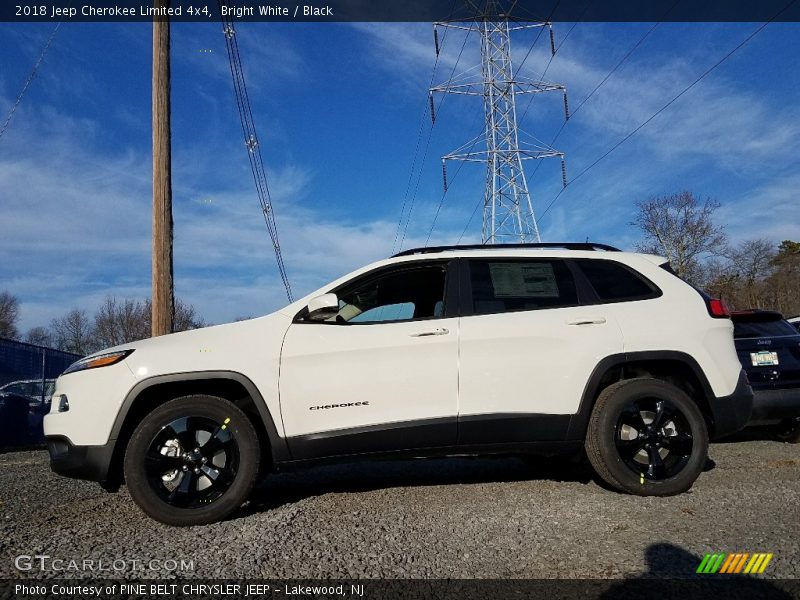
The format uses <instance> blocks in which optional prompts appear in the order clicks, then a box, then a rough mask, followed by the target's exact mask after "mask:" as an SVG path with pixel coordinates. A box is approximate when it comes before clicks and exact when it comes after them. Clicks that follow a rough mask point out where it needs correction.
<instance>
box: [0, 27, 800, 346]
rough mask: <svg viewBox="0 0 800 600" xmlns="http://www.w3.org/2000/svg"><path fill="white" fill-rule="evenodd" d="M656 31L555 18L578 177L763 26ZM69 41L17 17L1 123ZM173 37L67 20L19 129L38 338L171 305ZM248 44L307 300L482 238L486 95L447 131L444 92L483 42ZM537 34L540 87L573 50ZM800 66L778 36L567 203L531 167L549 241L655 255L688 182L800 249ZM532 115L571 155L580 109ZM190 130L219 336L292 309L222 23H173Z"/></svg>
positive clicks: (199, 293)
mask: <svg viewBox="0 0 800 600" xmlns="http://www.w3.org/2000/svg"><path fill="white" fill-rule="evenodd" d="M653 27H654V24H653V23H577V24H574V23H556V24H555V25H554V29H555V39H556V44H557V45H558V46H559V49H558V52H557V54H556V56H555V58H554V59H553V60H552V62H550V65H549V68H548V70H547V73H546V76H545V78H546V79H547V80H549V81H552V82H556V83H561V84H564V85H566V86H567V89H568V94H569V101H570V105H571V107H572V109H573V111H575V109H576V108H577V107H578V106H580V109H579V110H578V111H577V112H575V113H574V114H573V116H572V118H571V119H570V120H569V122H568V123H567V125H566V126H565V127H564V128H563V131H562V132H561V134H560V136H559V137H558V139H557V140H556V143H555V144H553V145H554V147H555V148H557V149H558V150H560V151H563V152H564V153H566V160H567V172H568V177H570V178H573V177H575V176H576V175H578V174H580V173H582V172H583V171H584V170H585V169H586V168H587V167H590V165H592V164H593V163H594V162H595V161H596V160H597V159H598V158H599V157H600V156H602V155H603V154H604V153H605V152H606V151H607V150H608V149H610V148H611V147H613V146H614V145H615V144H617V143H618V142H619V141H620V140H622V139H623V138H624V137H625V136H626V135H628V134H629V133H630V132H631V131H632V130H634V129H635V128H636V127H638V126H639V125H640V124H642V123H643V122H644V121H645V120H647V119H648V118H649V117H651V116H652V115H653V113H655V112H656V111H657V110H659V109H660V108H661V107H662V106H664V105H665V104H666V103H667V102H668V101H669V100H671V99H672V98H673V97H675V96H676V95H677V94H678V93H679V92H680V91H681V90H683V89H684V88H685V87H686V86H688V85H689V84H690V83H692V82H693V81H694V80H695V79H697V78H698V77H699V76H700V75H701V74H702V73H703V72H705V71H706V70H707V69H708V68H709V67H711V66H712V65H714V64H715V63H716V62H717V61H719V60H720V59H721V58H722V57H723V56H724V55H725V54H726V53H728V52H729V51H730V50H732V49H733V48H735V47H736V46H737V45H738V44H739V43H740V42H741V41H742V40H744V39H745V38H746V37H747V36H749V35H750V34H751V33H752V32H753V31H755V30H756V29H757V28H758V27H759V24H758V23H727V24H720V23H660V24H658V25H657V26H655V28H653ZM651 29H652V32H650V34H649V35H647V37H646V38H645V39H644V41H642V42H641V44H640V45H639V46H638V47H637V48H636V49H635V50H634V51H633V52H632V53H631V54H630V56H629V57H628V58H627V59H626V60H625V61H624V62H623V64H622V65H621V66H620V67H619V69H618V70H617V71H616V72H614V74H613V75H612V76H611V77H610V78H609V79H608V80H607V81H606V82H605V83H604V84H603V86H602V87H600V89H599V90H598V91H597V92H596V93H594V94H593V95H592V96H591V97H590V98H589V99H588V100H587V101H586V102H585V103H584V104H581V103H582V101H583V100H584V99H585V98H586V97H587V96H588V95H589V94H590V92H591V91H592V90H593V89H594V88H595V86H597V84H598V83H600V82H601V81H602V80H603V79H604V78H605V77H606V76H607V75H608V73H609V72H610V71H611V70H612V69H613V67H614V66H615V65H616V64H617V63H618V62H619V61H620V60H621V59H622V58H623V57H625V56H626V54H627V53H628V52H629V51H630V50H631V48H632V47H633V46H634V45H635V44H636V43H637V41H639V40H640V39H641V38H642V37H643V36H644V35H645V34H646V33H647V32H648V31H650V30H651ZM52 30H53V24H52V23H45V24H39V23H29V24H20V23H14V24H10V23H0V123H2V122H4V121H5V118H6V116H7V115H8V111H9V110H10V109H11V107H12V106H13V104H14V101H15V99H16V97H17V94H18V93H19V92H20V90H21V89H22V86H23V84H24V82H25V81H26V79H27V78H28V76H29V74H30V72H31V69H32V67H33V65H34V63H35V62H36V59H37V57H38V55H39V53H40V52H41V50H42V48H43V46H44V44H45V42H46V40H47V38H48V37H49V35H50V34H51V32H52ZM151 34H152V32H151V25H149V24H147V23H132V24H131V23H125V24H123V23H65V24H63V25H62V26H61V28H60V29H59V31H58V33H57V35H56V37H55V39H54V41H53V44H52V46H51V48H50V50H49V53H48V54H47V56H46V58H45V60H44V62H43V63H42V65H41V66H40V69H39V72H38V74H37V77H36V78H35V79H34V80H33V82H32V83H31V85H30V87H29V88H28V90H27V92H26V94H25V96H24V97H23V99H22V100H21V102H20V104H19V106H18V108H17V110H16V112H15V114H14V115H13V118H12V120H11V122H10V124H9V126H8V129H7V130H6V132H5V133H4V134H3V136H2V137H0V291H8V292H10V293H12V294H14V295H16V296H17V297H18V298H19V300H20V321H19V328H20V330H21V331H22V332H25V331H26V330H28V329H29V328H31V327H34V326H38V325H45V326H46V325H48V324H49V322H50V321H51V320H52V319H53V318H54V317H58V316H60V315H62V314H64V313H65V312H67V311H68V310H70V309H72V308H83V309H86V310H87V311H89V313H90V314H91V313H92V312H93V311H94V309H95V308H96V307H97V306H98V305H99V304H100V302H101V301H102V300H103V299H104V298H105V297H106V296H107V295H115V296H117V297H119V298H145V297H147V296H149V294H150V233H151V231H150V227H151V210H152V209H151V207H152V187H151V178H152V159H151V137H150V135H151V134H150V118H151V112H150V110H151V108H150V94H151V88H150V81H151V72H150V69H151V63H150V61H151ZM237 36H238V38H237V39H238V42H239V45H240V50H241V57H242V63H243V65H244V72H245V77H246V81H247V85H248V91H249V96H250V101H251V104H252V109H253V117H254V120H255V124H256V128H257V131H258V135H259V139H260V142H261V150H262V155H263V157H264V161H265V165H266V169H267V176H268V180H269V185H270V190H271V196H272V200H273V203H274V210H275V218H276V222H277V226H278V231H279V236H280V242H281V247H282V251H283V256H284V261H285V263H286V269H287V272H288V276H289V279H290V281H291V284H292V288H293V292H294V295H295V298H298V297H300V296H302V295H304V294H307V293H309V292H311V291H313V290H314V289H316V288H318V287H320V286H322V285H324V284H325V283H327V282H328V281H330V280H332V279H334V278H336V277H338V276H341V275H343V274H346V273H347V272H349V271H351V270H353V269H355V268H357V267H360V266H362V265H364V264H367V263H369V262H372V261H374V260H379V259H381V258H385V257H387V256H389V255H390V254H391V253H392V252H393V251H398V250H399V249H400V248H403V249H405V248H409V247H415V246H423V245H425V244H426V243H427V244H428V245H435V244H450V243H455V242H457V241H459V240H460V241H461V242H465V243H466V242H479V241H480V229H481V214H480V209H479V208H478V209H477V210H476V207H478V206H479V203H480V202H481V200H482V195H483V186H484V177H485V173H484V170H483V168H482V167H481V165H473V164H465V165H463V166H462V167H461V168H459V164H458V163H451V164H450V165H448V180H449V188H448V192H447V194H446V195H444V196H443V189H442V174H441V161H440V157H441V156H442V155H444V154H447V153H448V152H451V151H453V150H455V149H456V148H458V147H459V146H461V145H462V144H463V143H465V142H467V141H469V140H471V139H472V138H473V137H475V136H476V135H478V134H479V133H480V129H481V127H482V111H483V106H482V102H481V99H480V98H463V97H455V96H452V95H448V96H446V97H441V96H437V98H436V103H437V119H436V123H435V125H433V126H431V121H430V115H429V108H428V94H427V89H428V87H429V85H430V84H431V81H433V83H434V84H438V83H442V82H443V81H446V80H447V79H448V78H449V77H451V76H452V75H454V76H459V75H460V74H461V73H462V72H464V71H468V74H474V73H475V72H476V71H475V69H474V67H475V66H476V65H478V64H479V49H478V48H479V46H478V37H477V35H475V34H471V35H470V37H469V39H465V37H464V36H463V35H462V34H460V33H459V32H449V33H448V34H446V36H445V37H444V39H443V40H442V46H443V48H442V52H441V55H440V57H439V60H438V62H437V61H436V54H435V52H434V44H433V35H432V26H431V24H430V23H391V24H390V23H284V24H279V23H241V24H238V25H237ZM535 36H536V31H523V32H518V33H517V34H515V35H514V37H513V51H512V52H513V57H514V61H515V63H516V64H517V65H521V74H522V75H523V76H526V77H532V78H538V77H539V75H540V74H541V73H542V71H543V70H544V69H545V67H546V66H547V64H548V61H549V58H550V56H549V48H548V46H549V44H547V43H546V36H543V37H542V38H541V39H540V40H539V41H538V42H537V43H536V44H535V45H533V50H532V51H530V52H529V50H530V49H531V45H532V43H533V41H534V39H535ZM440 39H441V37H440ZM462 48H463V50H462ZM526 55H528V56H527V58H525V56H526ZM523 59H524V63H523V62H522V61H523ZM434 64H436V69H435V71H434ZM799 66H800V25H798V24H792V23H771V24H769V25H768V26H767V27H765V28H764V29H763V31H761V32H760V33H759V34H758V35H756V36H755V37H754V38H753V39H752V40H751V41H750V42H749V43H747V44H746V45H745V46H743V47H742V48H741V49H739V50H738V51H737V52H735V53H734V54H733V55H732V56H731V57H730V58H729V59H728V60H726V61H725V62H724V63H723V64H722V65H721V66H719V68H717V69H715V70H714V71H713V72H712V73H710V74H709V75H708V76H707V77H705V78H704V79H702V80H701V81H700V82H699V83H698V84H697V85H695V86H694V87H692V88H691V89H690V90H689V91H687V92H686V93H685V94H684V95H682V96H681V97H680V98H678V99H677V100H676V101H675V102H674V103H673V104H671V105H670V106H669V107H668V108H667V109H665V110H664V111H663V112H662V113H661V114H660V115H658V116H657V117H655V118H654V119H653V120H652V121H650V122H649V123H648V124H647V125H646V126H644V127H643V128H642V129H641V130H639V131H638V132H637V133H636V134H635V135H634V136H633V137H631V138H630V139H629V140H628V141H626V142H625V143H624V144H622V145H621V146H620V147H619V148H618V149H616V150H615V151H614V152H612V153H611V154H609V155H608V156H607V157H606V158H604V159H603V160H602V161H600V162H599V163H597V164H596V165H594V166H592V167H590V168H589V169H588V170H586V171H585V172H583V174H581V175H580V177H578V178H577V179H575V180H574V182H572V183H571V184H570V185H569V186H568V187H567V189H566V190H565V191H563V193H561V195H560V196H558V197H557V198H556V194H558V193H559V190H560V188H561V169H560V164H559V161H558V160H554V159H550V160H545V161H543V162H542V163H541V165H535V164H531V163H528V165H527V166H528V167H529V168H528V174H529V187H530V191H531V194H532V198H533V203H534V210H535V212H536V214H537V216H538V218H539V224H540V228H541V233H542V238H543V240H545V241H583V240H585V239H587V238H588V239H590V240H592V241H597V242H604V243H608V244H612V245H616V246H618V247H621V248H623V249H633V247H634V246H635V244H636V242H637V240H638V239H639V237H640V235H639V233H638V232H637V230H636V229H635V228H634V227H632V226H631V225H630V223H631V221H632V219H633V217H634V210H635V207H634V203H635V202H636V201H637V200H643V199H647V198H649V197H651V196H658V195H663V194H670V193H674V192H678V191H682V190H689V191H691V192H693V193H694V194H696V195H697V196H698V197H700V198H705V197H711V198H715V199H717V200H718V201H719V202H720V203H721V207H720V209H719V210H718V211H717V213H716V214H715V221H716V222H717V223H718V224H719V225H722V226H724V227H725V230H726V231H727V233H728V235H729V238H730V240H731V241H732V242H733V243H737V242H740V241H743V240H746V239H754V238H766V239H768V240H770V241H773V242H775V243H778V242H780V241H781V240H784V239H794V240H798V239H800V218H798V214H800V211H798V207H800V202H799V200H800V198H799V196H800V193H799V192H798V190H800V158H798V157H800V102H799V101H798V100H799V99H800V68H798V67H799ZM470 69H471V70H470ZM517 101H518V114H519V115H520V116H522V113H525V116H524V118H522V119H521V122H520V124H519V125H520V128H521V130H522V131H524V132H525V139H526V140H529V141H533V142H535V141H536V140H542V141H543V142H545V143H549V142H550V140H551V139H552V138H553V136H554V135H555V134H556V132H557V131H558V130H559V128H561V126H562V124H563V119H564V114H563V103H562V98H561V97H560V96H559V95H558V94H540V95H538V96H537V97H536V98H535V99H534V100H533V101H532V102H531V104H530V107H529V108H528V103H529V99H528V97H521V98H518V100H517ZM172 127H173V136H172V144H173V145H172V165H173V211H174V220H175V234H174V235H175V247H174V248H175V249H174V252H175V255H174V262H175V267H174V271H175V290H176V295H177V296H178V297H180V298H181V299H182V300H184V301H186V302H189V303H191V304H193V305H194V306H195V308H196V309H197V311H198V313H199V314H200V315H202V316H203V317H204V318H205V319H206V320H207V321H209V322H212V323H223V322H227V321H232V320H234V319H236V318H240V317H246V316H258V315H262V314H266V313H268V312H271V311H273V310H276V309H278V308H280V307H281V306H282V305H284V304H285V303H286V296H285V292H284V290H283V287H282V285H281V282H280V278H279V276H278V272H277V268H276V266H275V258H274V255H273V252H272V248H271V244H270V241H269V237H268V234H267V231H266V228H265V225H264V221H263V218H262V216H261V214H260V207H259V203H258V198H257V196H256V193H255V188H254V185H253V179H252V176H251V173H250V170H249V163H248V159H247V151H246V148H245V146H244V143H243V139H242V133H241V126H240V123H239V120H238V113H237V111H236V105H235V98H234V94H233V86H232V81H231V76H230V71H229V66H228V61H227V54H226V51H225V41H224V37H223V34H222V32H221V29H220V26H219V24H212V23H209V24H205V23H175V24H173V26H172ZM537 167H538V168H537ZM534 170H535V171H536V172H535V175H532V173H533V171H534ZM554 199H555V202H553V200H554ZM551 202H553V203H552V205H551ZM548 206H550V208H549V210H546V209H547V207H548ZM439 207H441V208H440V210H439V214H438V217H437V218H436V221H435V225H434V216H435V215H436V213H437V209H438V208H439ZM401 211H402V214H403V220H402V226H401V227H399V223H400V221H401ZM406 223H407V227H406ZM398 231H399V234H398Z"/></svg>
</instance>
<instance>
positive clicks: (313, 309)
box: [308, 294, 339, 321]
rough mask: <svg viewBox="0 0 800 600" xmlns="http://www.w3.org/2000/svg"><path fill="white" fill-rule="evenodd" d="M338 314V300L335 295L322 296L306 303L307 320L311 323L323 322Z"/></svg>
mask: <svg viewBox="0 0 800 600" xmlns="http://www.w3.org/2000/svg"><path fill="white" fill-rule="evenodd" d="M338 312H339V298H337V297H336V294H322V295H321V296H317V297H316V298H312V299H311V300H310V301H309V302H308V318H309V319H310V320H312V321H325V320H327V319H330V318H331V317H335V316H336V314H337V313H338Z"/></svg>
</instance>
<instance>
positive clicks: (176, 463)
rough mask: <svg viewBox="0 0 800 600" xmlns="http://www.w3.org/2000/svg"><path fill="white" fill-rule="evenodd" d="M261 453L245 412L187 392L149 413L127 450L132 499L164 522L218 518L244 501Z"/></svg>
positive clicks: (193, 522) (198, 522)
mask: <svg viewBox="0 0 800 600" xmlns="http://www.w3.org/2000/svg"><path fill="white" fill-rule="evenodd" d="M260 458H261V452H260V444H259V440H258V435H257V434H256V432H255V429H254V428H253V424H252V422H251V421H250V419H249V418H248V417H247V415H245V414H244V412H242V410H241V409H239V408H238V407H237V406H236V405H234V404H233V403H232V402H229V401H228V400H225V399H224V398H217V397H214V396H204V395H195V396H184V397H182V398H176V399H175V400H170V401H169V402H166V403H165V404H163V405H161V406H159V407H158V408H156V409H155V410H153V411H152V412H151V413H149V414H148V415H146V416H145V417H144V419H142V422H141V423H140V424H139V426H138V427H137V428H136V430H135V431H134V432H133V435H132V436H131V439H130V441H129V442H128V447H127V450H126V452H125V460H124V470H125V481H126V483H127V486H128V489H129V491H130V494H131V496H132V497H133V500H134V501H135V502H136V503H137V504H138V505H139V507H140V508H141V509H142V510H143V511H144V512H145V513H147V514H148V515H150V516H151V517H153V518H154V519H156V520H157V521H161V522H162V523H166V524H168V525H201V524H206V523H212V522H214V521H219V520H221V519H224V518H225V517H227V516H228V515H230V514H231V513H232V512H233V511H235V510H236V509H237V508H239V507H240V506H241V505H242V503H243V502H244V501H245V500H247V498H248V496H249V495H250V491H251V490H252V489H253V485H254V484H255V481H256V478H257V475H258V472H259V463H260Z"/></svg>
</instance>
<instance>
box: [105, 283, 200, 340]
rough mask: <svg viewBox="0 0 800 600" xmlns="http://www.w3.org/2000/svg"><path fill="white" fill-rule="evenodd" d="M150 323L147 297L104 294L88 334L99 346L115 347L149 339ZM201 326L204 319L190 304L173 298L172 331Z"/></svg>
mask: <svg viewBox="0 0 800 600" xmlns="http://www.w3.org/2000/svg"><path fill="white" fill-rule="evenodd" d="M151 322H152V311H151V303H150V299H146V300H144V301H142V300H131V299H124V300H118V299H117V298H116V297H114V296H107V297H106V299H105V300H104V301H103V304H101V305H100V308H99V309H98V311H97V313H96V314H95V316H94V329H93V331H92V336H93V339H94V342H95V343H96V344H97V346H98V347H100V348H108V347H110V346H119V345H120V344H126V343H128V342H135V341H136V340H143V339H145V338H149V337H150V334H151ZM205 326H206V323H205V321H204V320H203V319H202V318H200V317H198V316H197V312H196V310H195V308H194V306H192V305H191V304H187V303H185V302H182V301H181V300H180V299H176V300H175V315H174V317H173V328H174V330H175V331H176V332H177V331H186V330H187V329H197V328H199V327H205Z"/></svg>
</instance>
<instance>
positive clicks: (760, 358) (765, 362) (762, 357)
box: [750, 350, 778, 367]
mask: <svg viewBox="0 0 800 600" xmlns="http://www.w3.org/2000/svg"><path fill="white" fill-rule="evenodd" d="M750 360H752V361H753V366H754V367H769V366H771V365H777V364H778V353H777V352H770V351H768V350H762V351H761V352H751V353H750Z"/></svg>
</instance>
